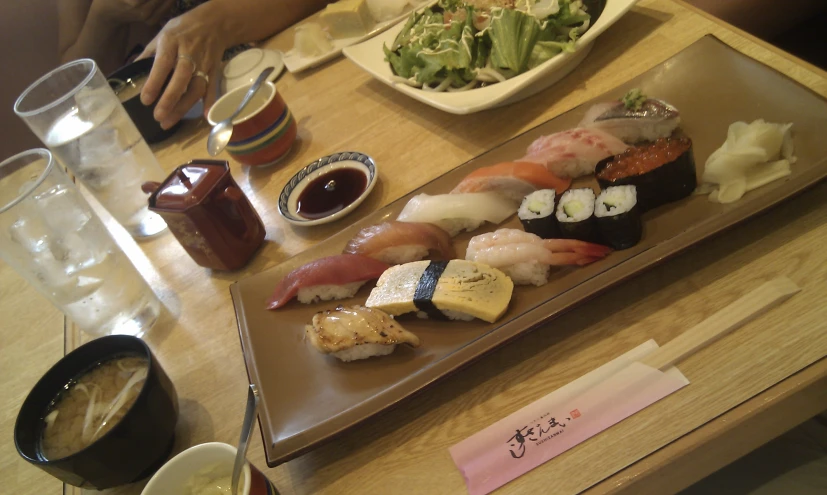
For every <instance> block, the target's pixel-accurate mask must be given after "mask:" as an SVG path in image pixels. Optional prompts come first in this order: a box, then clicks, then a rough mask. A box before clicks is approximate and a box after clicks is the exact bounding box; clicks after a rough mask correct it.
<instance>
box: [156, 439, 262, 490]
mask: <svg viewBox="0 0 827 495" xmlns="http://www.w3.org/2000/svg"><path fill="white" fill-rule="evenodd" d="M235 454H236V448H235V447H233V446H232V445H229V444H226V443H220V442H210V443H202V444H200V445H196V446H194V447H190V448H188V449H187V450H185V451H183V452H181V453H180V454H178V455H176V456H175V457H173V458H172V459H170V460H169V461H168V462H167V463H166V464H164V465H163V466H162V467H161V469H159V470H158V471H157V472H156V473H155V474H154V475H153V476H152V478H150V480H149V483H147V484H146V486H145V487H144V489H143V491H142V492H141V495H169V494H174V493H188V491H185V488H186V487H187V483H188V482H189V481H190V480H191V479H192V478H193V476H195V475H196V474H198V475H203V474H204V470H205V469H206V470H207V471H209V472H210V474H215V475H219V476H228V475H229V476H232V472H233V463H234V462H235ZM274 493H278V491H277V490H276V487H275V486H274V485H273V484H272V482H271V481H270V480H268V479H267V478H266V477H265V476H264V474H263V473H262V472H261V471H259V470H258V469H257V468H256V467H255V466H253V465H252V464H250V463H249V462H248V463H246V464H245V465H244V467H243V468H242V472H241V478H239V480H238V494H239V495H271V494H274Z"/></svg>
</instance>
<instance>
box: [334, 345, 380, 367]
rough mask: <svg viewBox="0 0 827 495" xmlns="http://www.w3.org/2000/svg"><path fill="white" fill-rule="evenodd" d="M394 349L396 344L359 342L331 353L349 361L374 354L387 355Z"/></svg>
mask: <svg viewBox="0 0 827 495" xmlns="http://www.w3.org/2000/svg"><path fill="white" fill-rule="evenodd" d="M394 349H396V344H357V345H355V346H353V347H351V348H350V349H345V350H342V351H337V352H334V353H332V354H331V355H332V356H333V357H335V358H338V359H340V360H342V361H344V362H346V363H347V362H349V361H356V360H357V359H367V358H369V357H373V356H387V355H388V354H390V353H392V352H393V350H394Z"/></svg>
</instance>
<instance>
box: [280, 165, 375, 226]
mask: <svg viewBox="0 0 827 495" xmlns="http://www.w3.org/2000/svg"><path fill="white" fill-rule="evenodd" d="M341 168H352V169H355V170H359V171H360V172H362V173H364V174H365V177H366V178H367V185H366V187H365V191H364V192H363V193H362V194H361V195H360V196H359V197H358V198H356V200H355V201H354V202H352V203H350V204H349V205H348V206H347V207H345V208H343V209H341V210H339V211H337V212H336V213H333V214H332V215H328V216H326V217H324V218H316V219H313V220H310V219H307V218H303V217H302V216H300V215H299V214H298V208H297V204H298V200H299V196H300V195H301V193H302V191H304V189H305V188H306V187H307V186H308V185H310V183H311V182H313V180H315V179H316V178H317V177H319V176H321V175H324V174H327V173H329V172H330V171H331V170H336V169H341ZM378 179H379V170H378V168H377V167H376V163H374V161H373V159H372V158H371V157H369V156H368V155H365V154H363V153H358V152H355V151H345V152H342V153H334V154H332V155H328V156H325V157H322V158H319V159H318V160H316V161H315V162H313V163H311V164H310V165H308V166H306V167H304V168H303V169H301V170H299V171H298V172H297V173H296V174H295V175H294V176H293V177H291V178H290V180H289V181H287V184H285V186H284V189H282V190H281V194H279V202H278V205H279V213H281V216H282V217H284V219H285V220H287V221H288V222H290V223H292V224H293V225H303V226H308V227H309V226H311V225H321V224H323V223H330V222H334V221H336V220H338V219H340V218H342V217H344V216H345V215H347V214H348V213H350V212H352V211H353V210H355V209H356V207H357V206H359V205H360V204H362V202H363V201H364V200H365V198H367V197H368V194H370V192H371V191H372V190H373V186H375V185H376V181H377V180H378Z"/></svg>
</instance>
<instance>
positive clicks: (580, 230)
mask: <svg viewBox="0 0 827 495" xmlns="http://www.w3.org/2000/svg"><path fill="white" fill-rule="evenodd" d="M557 224H558V226H559V228H560V236H561V237H563V238H564V239H577V240H580V241H586V242H597V243H599V241H600V236H599V234H598V231H597V225H596V224H595V219H594V191H592V190H591V189H590V188H583V189H569V190H568V191H566V192H565V193H563V196H562V197H561V198H560V202H559V203H558V204H557Z"/></svg>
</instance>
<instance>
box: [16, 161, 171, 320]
mask: <svg viewBox="0 0 827 495" xmlns="http://www.w3.org/2000/svg"><path fill="white" fill-rule="evenodd" d="M0 258H2V259H3V260H5V261H6V263H8V264H9V265H10V266H11V267H12V268H14V270H15V271H17V272H18V273H19V274H20V275H22V276H23V277H24V278H25V279H26V280H27V281H28V282H29V283H30V284H32V285H33V286H34V287H35V288H37V289H38V290H39V291H40V292H42V293H43V294H44V295H45V296H46V297H47V298H49V300H50V301H51V302H52V303H53V304H54V305H55V306H57V307H58V308H59V309H60V310H61V311H63V313H64V314H66V315H67V316H68V317H69V318H71V319H72V321H74V322H75V323H76V324H77V325H78V326H79V327H80V328H81V330H83V331H85V332H87V333H89V334H92V335H97V336H100V335H107V334H113V333H117V334H129V335H140V334H142V333H143V332H144V331H146V330H147V329H149V327H150V326H152V324H153V323H154V322H155V320H156V319H157V318H158V314H159V312H160V308H161V303H160V302H159V301H158V299H157V298H156V297H155V294H154V293H153V292H152V290H151V289H150V288H149V286H148V285H147V283H146V281H145V280H144V279H143V278H142V277H141V275H140V274H139V273H138V271H137V270H136V269H135V267H134V266H133V265H132V263H131V262H130V261H129V258H127V257H126V255H125V254H124V253H123V251H121V249H120V248H119V247H118V245H117V244H115V241H114V240H113V239H112V237H111V236H110V235H109V232H108V231H107V230H106V228H105V227H104V225H103V223H102V222H101V221H100V219H99V218H98V217H97V216H96V215H95V213H94V212H93V211H92V208H91V207H90V206H89V203H87V202H86V200H85V199H84V198H83V196H82V195H81V194H80V191H79V190H78V188H77V187H76V186H75V184H73V183H72V181H71V179H69V177H68V176H67V175H66V174H65V173H64V172H63V170H62V169H61V168H60V167H59V166H57V164H56V163H55V162H54V160H53V159H52V155H51V153H49V152H48V151H47V150H45V149H37V150H30V151H25V152H23V153H20V154H18V155H15V156H13V157H11V158H9V159H8V160H5V161H4V162H2V163H0Z"/></svg>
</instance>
